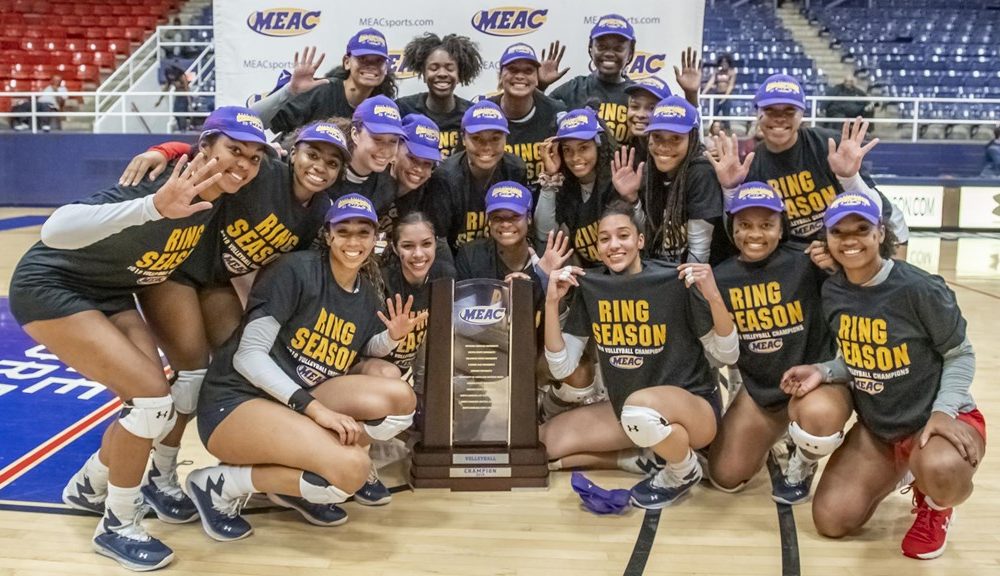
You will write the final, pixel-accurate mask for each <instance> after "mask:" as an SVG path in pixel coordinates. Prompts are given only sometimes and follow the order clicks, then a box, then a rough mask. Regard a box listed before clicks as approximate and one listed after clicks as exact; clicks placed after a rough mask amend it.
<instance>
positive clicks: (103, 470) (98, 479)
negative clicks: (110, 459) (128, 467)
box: [83, 451, 108, 492]
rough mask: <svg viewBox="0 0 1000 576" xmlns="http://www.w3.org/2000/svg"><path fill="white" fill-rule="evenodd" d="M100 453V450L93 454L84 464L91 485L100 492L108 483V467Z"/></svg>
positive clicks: (84, 471) (84, 470)
mask: <svg viewBox="0 0 1000 576" xmlns="http://www.w3.org/2000/svg"><path fill="white" fill-rule="evenodd" d="M99 453H100V451H97V452H94V453H93V454H91V455H90V458H87V462H86V463H84V465H83V473H84V474H85V475H86V476H87V478H90V485H91V487H93V488H94V490H95V491H98V492H100V491H101V490H103V489H105V488H107V485H108V467H107V465H106V464H104V462H101V458H100V457H99V456H98V454H99Z"/></svg>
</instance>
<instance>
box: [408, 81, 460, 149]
mask: <svg viewBox="0 0 1000 576" xmlns="http://www.w3.org/2000/svg"><path fill="white" fill-rule="evenodd" d="M396 105H397V106H399V115H400V116H406V115H407V114H423V115H424V116H427V117H428V118H430V119H431V120H433V121H434V123H435V124H437V127H438V133H439V135H440V140H439V144H438V148H439V149H440V150H441V159H442V160H443V159H445V158H447V157H448V156H451V155H452V154H453V153H454V152H455V150H457V149H459V148H461V147H462V115H464V114H465V111H466V110H468V109H469V108H470V107H471V106H472V102H469V101H468V100H466V99H464V98H459V97H458V96H455V109H454V110H452V111H451V112H446V113H444V114H437V113H434V112H431V111H430V110H428V109H427V92H421V93H420V94H411V95H410V96H403V97H402V98H397V99H396Z"/></svg>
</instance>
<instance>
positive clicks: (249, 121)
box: [236, 112, 264, 132]
mask: <svg viewBox="0 0 1000 576" xmlns="http://www.w3.org/2000/svg"><path fill="white" fill-rule="evenodd" d="M236 121H237V122H239V123H240V124H245V125H247V126H253V127H254V128H256V129H257V130H260V131H261V132H263V131H264V123H263V122H261V121H260V118H258V117H256V116H254V115H253V114H247V113H246V112H240V113H238V114H236Z"/></svg>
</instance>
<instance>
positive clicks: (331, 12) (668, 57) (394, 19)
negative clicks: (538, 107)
mask: <svg viewBox="0 0 1000 576" xmlns="http://www.w3.org/2000/svg"><path fill="white" fill-rule="evenodd" d="M512 4H513V3H512ZM607 13H616V14H621V15H622V16H624V17H625V18H627V19H628V20H629V21H630V22H631V23H632V25H633V27H634V28H635V34H636V51H635V57H634V58H633V60H632V62H631V63H630V64H629V66H628V69H627V71H628V74H629V76H630V77H632V78H642V77H645V76H650V75H657V76H659V77H661V78H662V79H664V80H666V81H667V82H669V83H670V86H671V90H673V91H674V92H675V93H677V92H678V90H679V88H678V87H677V84H676V82H675V81H674V73H673V66H675V65H677V66H679V65H680V54H681V51H682V50H683V49H684V48H686V47H688V46H692V47H694V48H695V49H696V50H698V51H699V52H700V50H701V33H702V23H703V20H704V13H705V3H704V0H657V1H653V0H615V1H611V0H575V1H572V2H570V1H565V0H563V1H560V2H554V1H552V0H547V1H544V2H541V1H538V2H534V3H531V5H524V6H512V5H505V4H503V3H502V2H498V3H497V5H492V4H485V3H484V4H478V5H477V4H473V3H471V2H463V1H446V0H385V1H383V0H379V1H378V2H346V1H343V0H287V1H286V0H215V5H214V16H215V52H216V55H215V56H216V61H215V64H216V72H215V74H216V84H217V91H218V98H217V104H218V105H219V106H222V105H234V104H238V105H243V104H245V103H246V102H247V100H248V98H250V97H251V96H253V95H255V94H262V93H265V94H266V93H267V92H269V91H270V90H271V89H272V88H273V87H274V85H275V82H276V81H277V79H278V76H279V74H280V73H281V71H282V70H288V71H289V72H291V70H292V59H293V56H294V54H295V52H296V51H298V52H301V51H302V49H303V48H305V47H306V46H318V47H319V51H320V52H325V53H326V60H325V61H324V62H323V67H322V69H321V70H320V74H325V73H326V72H327V71H328V70H330V69H332V68H334V67H335V66H338V65H339V64H340V63H341V60H342V58H343V55H344V52H345V48H346V46H347V41H348V39H349V38H350V37H351V36H352V35H353V34H354V33H355V32H357V31H358V30H360V29H361V28H366V27H373V28H377V29H378V30H380V31H381V32H382V33H383V34H385V37H386V40H387V42H388V44H389V53H390V57H391V59H392V61H391V63H390V65H391V66H392V68H393V70H394V71H395V72H396V77H397V78H398V79H399V84H398V86H399V96H405V95H408V94H414V93H417V92H423V91H426V89H427V87H426V85H425V84H424V83H423V82H422V81H421V80H420V79H418V78H416V77H415V74H414V73H413V71H412V70H409V69H407V67H406V66H405V63H401V56H402V53H403V47H404V46H406V44H407V43H408V42H409V41H410V40H412V39H413V38H414V37H416V36H420V35H422V34H424V33H425V32H434V33H435V34H437V35H438V36H444V35H445V34H451V33H454V34H460V35H464V36H469V37H470V38H472V40H473V41H475V42H476V43H477V44H478V45H479V50H480V53H481V54H482V56H483V61H484V64H485V66H484V70H483V72H482V73H481V74H480V75H479V78H477V79H476V81H475V83H474V84H473V85H471V86H468V87H463V86H460V87H459V88H458V90H457V94H458V95H459V96H462V97H464V98H467V99H470V100H471V99H472V98H473V97H475V96H477V95H480V94H488V93H492V92H494V91H495V90H496V88H497V80H498V74H499V69H498V68H499V67H498V65H497V61H498V60H499V59H500V55H501V54H502V53H503V51H504V49H505V48H506V47H507V46H509V45H510V44H513V43H515V42H526V43H528V44H531V45H532V46H533V47H534V48H535V50H536V52H538V55H539V57H541V53H542V50H543V49H545V50H547V49H548V47H549V43H550V42H553V41H555V40H559V41H560V42H562V43H563V44H564V45H565V46H566V55H565V57H564V58H563V63H562V65H563V66H564V67H565V66H569V67H570V71H569V73H568V74H567V75H566V76H565V77H564V80H568V79H569V78H572V77H574V76H578V75H581V74H587V73H588V71H589V68H590V57H589V55H588V53H587V44H588V41H589V35H590V29H591V28H592V27H593V26H594V24H595V23H596V22H597V19H598V18H599V17H600V16H602V15H604V14H607ZM401 65H402V68H401Z"/></svg>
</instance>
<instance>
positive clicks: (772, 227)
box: [733, 207, 781, 262]
mask: <svg viewBox="0 0 1000 576" xmlns="http://www.w3.org/2000/svg"><path fill="white" fill-rule="evenodd" d="M780 241H781V213H780V212H775V211H773V210H768V209H767V208H756V207H755V208H747V209H746V210H741V211H739V212H738V213H737V214H736V215H735V216H733V243H734V244H736V248H737V249H738V250H739V251H740V259H741V260H743V261H744V262H758V261H760V260H763V259H765V258H767V257H768V256H770V255H771V253H773V252H774V250H775V249H776V248H777V247H778V243H779V242H780Z"/></svg>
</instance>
